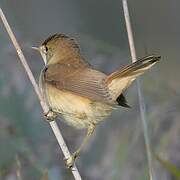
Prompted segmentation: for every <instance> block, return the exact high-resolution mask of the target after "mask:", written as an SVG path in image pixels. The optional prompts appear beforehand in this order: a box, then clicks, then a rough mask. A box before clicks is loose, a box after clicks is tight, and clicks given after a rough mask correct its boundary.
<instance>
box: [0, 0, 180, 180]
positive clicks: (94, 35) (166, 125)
mask: <svg viewBox="0 0 180 180" xmlns="http://www.w3.org/2000/svg"><path fill="white" fill-rule="evenodd" d="M128 3H129V11H130V15H131V21H132V26H133V31H134V38H135V45H136V49H137V54H138V57H143V56H145V55H147V54H156V55H161V56H162V61H161V62H160V63H158V64H157V65H156V66H154V67H153V68H152V69H151V70H150V71H149V72H147V73H145V74H144V75H143V76H142V77H141V85H142V89H143V94H144V97H145V102H146V107H147V114H146V115H147V119H148V128H149V134H150V141H151V144H152V150H153V152H154V153H156V154H158V156H159V157H161V163H160V161H157V160H156V158H153V167H154V169H155V174H156V178H157V180H175V179H178V178H177V176H174V175H173V173H172V172H171V171H169V169H168V168H167V167H166V168H165V166H166V165H170V166H173V167H174V168H177V169H178V168H180V111H179V107H180V98H179V96H180V90H179V89H180V79H179V78H180V72H179V68H180V60H179V50H180V21H179V17H180V1H178V0H171V1H168V0H158V1H156V0H151V1H149V0H139V1H133V0H129V1H128ZM0 6H1V8H2V9H3V11H4V13H5V15H6V16H7V19H8V20H9V23H10V25H11V26H12V29H13V31H14V33H15V35H16V37H17V39H18V41H19V43H20V45H21V47H22V49H23V51H24V53H25V56H26V57H27V59H28V63H29V65H30V67H31V69H32V71H33V73H34V75H35V77H36V80H37V81H38V77H39V73H40V70H41V69H42V67H43V61H42V59H41V57H40V55H39V54H38V53H37V52H34V51H33V50H32V49H31V46H38V45H40V43H41V42H42V41H44V40H45V39H46V38H47V37H48V36H49V35H52V34H54V33H65V34H68V35H70V36H72V37H74V38H75V39H76V40H77V41H78V42H79V44H80V46H81V50H82V53H83V54H84V56H85V57H86V59H87V60H88V61H89V62H90V63H91V64H92V65H93V66H95V67H96V68H97V69H99V70H102V71H104V72H106V73H110V72H112V71H113V70H114V69H116V68H118V67H119V66H123V65H126V64H128V63H130V62H131V57H130V52H129V47H128V39H127V33H126V28H125V22H124V15H123V9H122V3H121V0H111V1H109V0H98V1H97V0H89V1H88V0H86V1H85V0H76V1H74V0H69V1H66V0H51V1H48V0H39V1H36V0H31V1H24V0H18V1H17V0H14V1H10V0H1V2H0ZM125 94H126V97H127V100H128V102H129V104H130V105H131V107H132V108H131V109H125V108H120V109H118V110H116V111H115V112H114V113H113V114H112V116H111V117H109V118H108V119H107V120H106V121H104V122H103V123H101V124H100V125H99V126H98V127H97V129H96V132H95V134H94V136H93V137H92V138H91V140H90V142H89V143H88V145H87V146H86V148H85V149H84V152H83V153H82V154H81V157H80V159H78V160H77V166H78V168H79V171H80V173H81V175H82V177H83V179H86V180H132V179H133V180H146V179H148V166H147V156H146V151H145V145H144V138H143V133H142V131H143V130H142V125H141V120H140V113H139V104H138V98H137V90H136V85H135V83H134V84H133V85H132V86H131V87H130V88H129V89H128V90H127V91H126V93H125ZM57 122H58V124H59V127H60V129H61V131H62V134H63V136H64V138H65V140H66V142H67V144H68V147H69V148H70V150H71V152H73V151H74V150H75V149H76V148H77V147H78V146H79V144H80V143H81V141H82V139H83V137H84V134H85V132H84V131H83V130H82V131H77V130H75V129H73V128H71V127H69V126H67V125H66V124H64V122H63V121H62V120H58V121H57ZM177 169H176V170H177ZM18 172H20V174H21V179H23V180H25V179H26V180H39V179H43V180H45V177H44V178H42V177H43V174H46V173H47V174H48V177H49V180H71V179H73V177H72V174H71V172H70V171H69V170H67V169H66V168H65V166H64V161H63V155H62V152H61V150H60V149H59V146H58V144H57V141H56V139H55V137H54V135H53V133H52V131H51V129H50V127H49V124H48V123H47V122H45V121H44V119H43V114H42V109H41V108H40V105H39V102H38V99H37V96H36V94H35V93H34V90H33V88H32V85H31V83H30V81H29V79H28V78H27V75H26V73H25V71H24V69H23V67H22V65H21V63H20V62H19V59H18V57H17V54H16V52H15V49H14V47H13V46H12V44H11V42H10V40H9V37H8V35H7V33H6V31H5V29H4V27H3V25H2V23H0V179H2V180H15V179H17V180H21V179H18V178H17V177H16V176H17V173H18Z"/></svg>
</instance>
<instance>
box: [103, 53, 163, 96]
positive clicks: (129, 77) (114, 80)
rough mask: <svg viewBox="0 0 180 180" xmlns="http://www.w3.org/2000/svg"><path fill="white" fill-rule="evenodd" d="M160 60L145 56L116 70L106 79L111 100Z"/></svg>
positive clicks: (155, 57) (156, 57)
mask: <svg viewBox="0 0 180 180" xmlns="http://www.w3.org/2000/svg"><path fill="white" fill-rule="evenodd" d="M159 60H160V56H146V57H144V58H142V59H140V60H138V61H136V62H134V63H132V64H130V65H127V66H125V67H124V68H121V69H118V70H117V71H115V72H113V73H111V74H110V75H109V76H107V78H106V83H107V84H108V87H109V89H110V91H111V94H112V96H113V98H117V97H118V96H119V95H120V94H121V93H122V92H123V91H124V90H125V89H127V88H128V87H129V85H130V84H131V83H132V82H133V81H134V80H135V79H136V78H137V77H138V76H139V75H141V74H143V73H144V72H145V71H146V70H148V69H149V68H151V67H152V66H153V65H154V64H155V63H156V62H158V61H159Z"/></svg>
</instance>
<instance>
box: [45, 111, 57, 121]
mask: <svg viewBox="0 0 180 180" xmlns="http://www.w3.org/2000/svg"><path fill="white" fill-rule="evenodd" d="M44 117H45V118H46V120H47V121H54V120H55V119H56V117H57V113H55V112H54V111H53V110H52V109H51V108H50V109H49V110H48V112H46V113H44Z"/></svg>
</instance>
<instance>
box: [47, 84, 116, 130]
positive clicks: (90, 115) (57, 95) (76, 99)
mask: <svg viewBox="0 0 180 180" xmlns="http://www.w3.org/2000/svg"><path fill="white" fill-rule="evenodd" d="M47 93H48V96H49V97H48V101H49V104H50V106H51V108H52V109H53V111H55V112H58V113H60V114H62V116H63V117H64V119H65V121H66V122H67V123H68V124H69V125H72V126H74V127H76V128H87V126H88V125H89V124H90V123H98V122H100V121H102V120H103V119H104V118H105V117H107V116H108V115H109V114H110V113H111V111H112V109H113V108H112V106H110V105H107V104H104V103H100V102H92V101H91V100H90V99H87V98H85V97H81V96H78V95H76V94H73V93H70V92H67V91H60V90H58V89H56V88H55V87H53V86H52V85H47Z"/></svg>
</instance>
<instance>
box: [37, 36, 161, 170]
mask: <svg viewBox="0 0 180 180" xmlns="http://www.w3.org/2000/svg"><path fill="white" fill-rule="evenodd" d="M36 49H37V50H39V52H40V53H41V55H42V57H43V60H44V63H45V66H44V68H43V70H42V71H41V74H40V83H39V85H40V90H41V92H42V94H43V97H44V100H45V101H46V103H47V104H48V106H49V108H50V111H49V112H48V113H47V114H46V117H47V119H49V120H54V119H55V117H56V116H57V115H60V116H62V117H63V118H64V120H65V122H67V123H68V124H69V125H71V126H73V127H75V128H78V129H81V128H85V129H87V134H86V136H85V138H84V140H83V143H82V144H81V146H80V147H79V148H78V149H77V151H75V152H74V153H73V155H72V156H71V157H70V158H69V159H66V165H67V167H72V165H73V163H74V161H75V159H76V158H77V157H78V156H79V154H80V151H81V149H82V147H83V146H84V145H85V144H86V142H87V141H88V139H89V137H90V136H91V135H92V134H93V131H94V129H95V127H96V125H97V124H99V123H100V122H101V121H103V120H104V119H106V118H107V117H108V116H109V115H110V114H111V113H112V111H113V110H114V109H117V108H119V107H120V106H123V107H129V105H128V104H127V101H126V99H125V97H124V95H123V94H122V93H123V92H124V91H125V90H126V89H127V88H128V87H129V86H130V84H131V83H132V82H133V81H134V80H135V79H136V78H137V77H138V76H139V75H142V74H143V73H144V72H145V71H146V70H148V69H149V68H151V67H152V66H153V65H154V64H156V62H158V61H159V60H160V56H153V55H151V56H146V57H144V58H142V59H139V60H138V61H136V62H134V63H132V64H129V65H127V66H125V67H123V68H118V69H117V70H115V71H114V72H112V73H110V74H108V75H107V74H104V73H103V72H101V71H99V70H97V69H95V68H93V66H91V65H90V64H89V63H88V62H87V61H86V60H85V59H84V57H83V56H82V54H81V52H80V48H79V46H78V44H77V43H76V42H75V40H74V39H72V38H70V37H68V36H66V35H64V34H55V35H52V36H50V37H49V38H47V39H46V40H45V41H44V42H43V43H42V45H41V46H40V47H38V48H36Z"/></svg>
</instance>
